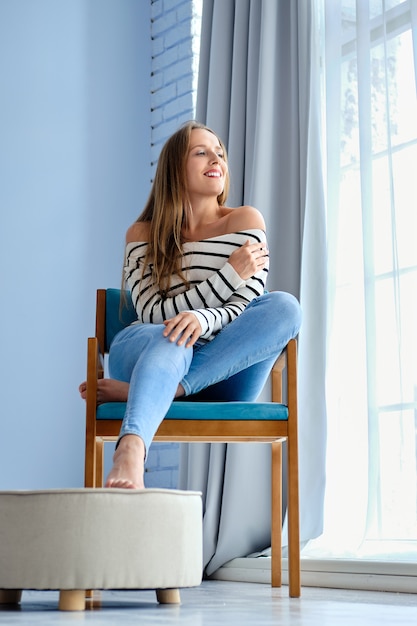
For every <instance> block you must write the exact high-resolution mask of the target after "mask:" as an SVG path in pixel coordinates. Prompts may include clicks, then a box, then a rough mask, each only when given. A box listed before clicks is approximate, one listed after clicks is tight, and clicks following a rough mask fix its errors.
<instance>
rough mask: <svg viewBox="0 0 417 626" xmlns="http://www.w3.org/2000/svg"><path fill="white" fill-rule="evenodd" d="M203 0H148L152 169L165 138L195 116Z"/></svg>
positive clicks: (153, 169)
mask: <svg viewBox="0 0 417 626" xmlns="http://www.w3.org/2000/svg"><path fill="white" fill-rule="evenodd" d="M201 12H202V0H151V19H152V23H151V37H152V82H151V89H152V93H151V125H152V134H151V141H152V152H151V159H152V173H154V171H155V167H156V162H157V160H158V156H159V152H160V150H161V147H162V145H163V144H164V142H165V140H166V139H167V138H168V137H169V136H170V135H171V134H172V133H173V132H174V131H175V130H177V128H178V127H179V126H180V125H181V124H182V123H184V122H186V121H187V120H189V119H192V118H194V116H195V100H196V90H197V68H198V50H199V46H200V18H201Z"/></svg>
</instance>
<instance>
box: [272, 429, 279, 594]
mask: <svg viewBox="0 0 417 626" xmlns="http://www.w3.org/2000/svg"><path fill="white" fill-rule="evenodd" d="M271 471H272V480H271V484H272V489H271V492H272V493H271V586H272V587H281V584H282V443H281V441H274V442H273V443H272V468H271Z"/></svg>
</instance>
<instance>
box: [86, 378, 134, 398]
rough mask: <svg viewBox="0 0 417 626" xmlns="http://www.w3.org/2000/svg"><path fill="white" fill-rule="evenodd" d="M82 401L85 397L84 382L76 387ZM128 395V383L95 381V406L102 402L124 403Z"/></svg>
mask: <svg viewBox="0 0 417 626" xmlns="http://www.w3.org/2000/svg"><path fill="white" fill-rule="evenodd" d="M78 390H79V392H80V395H81V397H82V398H83V400H85V399H86V397H87V383H86V382H85V381H84V382H83V383H81V385H80V386H79V387H78ZM128 393H129V383H125V382H123V381H122V380H116V379H115V378H99V379H98V381H97V404H104V402H126V401H127V394H128Z"/></svg>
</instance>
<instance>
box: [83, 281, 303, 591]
mask: <svg viewBox="0 0 417 626" xmlns="http://www.w3.org/2000/svg"><path fill="white" fill-rule="evenodd" d="M135 319H136V313H135V311H134V309H133V305H132V303H131V301H130V299H129V302H128V303H127V304H126V305H124V307H123V309H122V311H120V290H119V289H107V290H106V289H99V290H98V291H97V310H96V334H95V337H90V338H89V339H88V354H87V399H86V442H85V487H101V486H102V485H103V452H104V443H105V442H106V441H116V440H117V438H118V435H119V431H120V426H121V421H122V419H123V415H124V410H125V403H123V402H109V403H105V404H101V405H99V406H97V380H98V379H99V378H102V377H103V376H104V357H105V354H106V353H108V350H109V347H110V344H111V341H112V339H113V337H114V336H115V334H116V333H117V332H119V330H121V329H122V328H124V327H125V326H127V325H128V324H130V323H131V322H132V321H134V320H135ZM284 368H286V374H287V375H286V403H285V404H283V396H282V392H283V370H284ZM271 382H272V402H253V403H252V402H224V403H222V402H173V403H172V405H171V407H170V409H169V411H168V413H167V415H166V416H165V419H164V420H163V421H162V423H161V425H160V426H159V428H158V431H157V433H156V435H155V438H154V441H179V442H209V443H215V442H225V443H232V442H265V443H271V446H272V495H271V585H272V586H273V587H280V586H281V569H282V559H281V550H282V540H281V534H282V442H283V441H286V442H287V468H286V469H287V507H288V509H287V510H288V582H289V595H290V596H291V597H299V596H300V594H301V589H300V534H299V503H298V444H297V344H296V340H295V339H292V340H291V341H290V342H289V343H288V345H287V347H286V348H285V350H284V351H283V353H282V354H281V355H280V357H279V358H278V359H277V361H276V363H275V365H274V367H273V369H272V381H271Z"/></svg>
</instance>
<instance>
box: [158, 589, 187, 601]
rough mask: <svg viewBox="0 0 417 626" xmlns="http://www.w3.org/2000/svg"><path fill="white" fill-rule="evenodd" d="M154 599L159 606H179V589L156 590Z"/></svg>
mask: <svg viewBox="0 0 417 626" xmlns="http://www.w3.org/2000/svg"><path fill="white" fill-rule="evenodd" d="M156 599H157V600H158V602H159V603H160V604H181V598H180V590H179V589H156Z"/></svg>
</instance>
